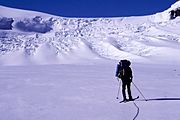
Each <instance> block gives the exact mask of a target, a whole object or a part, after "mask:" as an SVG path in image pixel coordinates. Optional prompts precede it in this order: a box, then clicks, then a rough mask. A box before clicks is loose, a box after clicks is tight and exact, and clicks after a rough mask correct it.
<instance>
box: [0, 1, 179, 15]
mask: <svg viewBox="0 0 180 120" xmlns="http://www.w3.org/2000/svg"><path fill="white" fill-rule="evenodd" d="M176 1H177V0H0V5H5V6H10V7H15V8H21V9H28V10H35V11H41V12H46V13H50V14H54V15H59V16H66V17H121V16H139V15H150V14H154V13H157V12H160V11H164V10H165V9H167V8H169V7H170V6H171V5H172V4H173V3H175V2H176Z"/></svg>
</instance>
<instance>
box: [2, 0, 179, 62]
mask: <svg viewBox="0 0 180 120" xmlns="http://www.w3.org/2000/svg"><path fill="white" fill-rule="evenodd" d="M179 6H180V2H179V1H178V2H176V3H175V4H173V5H172V6H171V8H169V9H167V10H165V11H164V12H162V13H157V14H154V15H149V16H139V17H134V16H132V17H116V18H67V17H60V16H59V17H58V16H53V15H49V14H45V13H40V12H32V11H28V13H29V14H28V13H27V11H24V10H17V9H15V10H14V9H13V8H6V7H2V6H0V11H1V12H0V16H1V20H3V21H4V22H2V23H4V24H5V25H7V23H8V22H11V21H10V20H12V19H13V22H12V29H9V30H2V29H1V30H0V39H1V43H0V46H1V47H0V64H1V65H9V64H10V65H11V64H13V65H14V64H15V65H16V64H17V65H22V64H23V65H24V64H31V63H32V64H53V63H55V64H56V63H58V64H61V63H74V62H75V61H76V62H81V61H84V60H94V59H95V60H96V59H104V58H105V59H112V60H119V59H130V60H133V61H142V60H143V61H144V59H146V60H147V61H157V60H158V61H162V60H163V61H164V60H165V59H167V60H169V61H171V60H173V58H174V57H176V60H175V61H179V60H180V56H179V55H178V52H179V51H180V48H179V42H180V36H179V34H180V32H178V30H176V29H175V28H180V26H179V25H180V22H179V21H180V20H179V18H178V17H177V18H176V19H174V20H170V19H169V11H171V10H172V9H176V8H178V7H179ZM10 11H11V12H10ZM8 13H9V14H8ZM12 14H13V15H12ZM26 16H28V17H26ZM11 18H12V19H11ZM172 26H173V27H172ZM178 26H179V27H178ZM8 27H9V26H8ZM167 50H168V52H166V51H167ZM43 51H44V52H43ZM16 59H17V60H18V61H16ZM13 60H15V61H13ZM67 61H68V62H67Z"/></svg>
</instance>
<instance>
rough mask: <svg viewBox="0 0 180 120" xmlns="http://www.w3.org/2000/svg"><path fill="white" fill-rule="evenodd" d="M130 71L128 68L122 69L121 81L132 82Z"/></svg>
mask: <svg viewBox="0 0 180 120" xmlns="http://www.w3.org/2000/svg"><path fill="white" fill-rule="evenodd" d="M132 78H133V76H132V70H131V68H130V67H126V68H123V73H122V77H121V80H122V81H123V82H126V83H130V82H132Z"/></svg>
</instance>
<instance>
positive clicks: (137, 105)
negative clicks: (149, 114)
mask: <svg viewBox="0 0 180 120" xmlns="http://www.w3.org/2000/svg"><path fill="white" fill-rule="evenodd" d="M133 104H134V106H135V107H136V108H137V113H136V115H135V116H134V118H133V120H135V119H136V118H137V117H138V115H139V107H138V105H137V104H136V103H135V102H134V101H133Z"/></svg>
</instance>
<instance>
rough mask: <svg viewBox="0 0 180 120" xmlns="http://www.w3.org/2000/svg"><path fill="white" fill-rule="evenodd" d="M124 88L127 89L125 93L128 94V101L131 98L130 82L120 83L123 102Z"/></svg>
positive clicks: (124, 96)
mask: <svg viewBox="0 0 180 120" xmlns="http://www.w3.org/2000/svg"><path fill="white" fill-rule="evenodd" d="M126 87H127V92H128V96H129V99H132V96H131V82H122V94H123V98H124V100H126Z"/></svg>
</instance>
